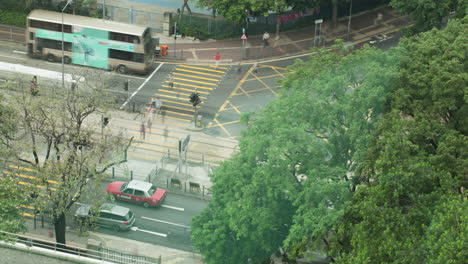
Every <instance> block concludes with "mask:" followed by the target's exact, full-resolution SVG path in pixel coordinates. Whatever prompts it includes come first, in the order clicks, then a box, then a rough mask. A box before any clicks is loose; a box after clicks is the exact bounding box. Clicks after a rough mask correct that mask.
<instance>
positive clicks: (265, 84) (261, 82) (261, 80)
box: [257, 79, 278, 97]
mask: <svg viewBox="0 0 468 264" xmlns="http://www.w3.org/2000/svg"><path fill="white" fill-rule="evenodd" d="M257 80H258V81H259V82H261V83H262V84H263V85H264V86H265V87H266V88H268V89H269V90H270V91H271V92H272V93H273V94H274V95H275V96H276V97H278V94H277V93H275V91H273V89H271V88H270V86H268V85H267V84H266V83H265V82H264V81H263V80H260V79H257Z"/></svg>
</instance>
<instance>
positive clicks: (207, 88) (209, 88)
mask: <svg viewBox="0 0 468 264" xmlns="http://www.w3.org/2000/svg"><path fill="white" fill-rule="evenodd" d="M174 84H177V85H182V86H188V87H195V88H200V89H205V90H214V88H211V87H204V86H198V85H194V84H188V83H180V82H174Z"/></svg>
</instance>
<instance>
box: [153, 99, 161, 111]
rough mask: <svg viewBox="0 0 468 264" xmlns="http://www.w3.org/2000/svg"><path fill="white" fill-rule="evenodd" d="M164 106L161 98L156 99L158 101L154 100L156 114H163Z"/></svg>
mask: <svg viewBox="0 0 468 264" xmlns="http://www.w3.org/2000/svg"><path fill="white" fill-rule="evenodd" d="M162 104H163V103H162V101H161V99H160V98H159V97H156V99H155V100H153V107H154V108H156V114H160V113H161V108H162Z"/></svg>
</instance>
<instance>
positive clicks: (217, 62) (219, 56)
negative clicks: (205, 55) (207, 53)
mask: <svg viewBox="0 0 468 264" xmlns="http://www.w3.org/2000/svg"><path fill="white" fill-rule="evenodd" d="M220 60H221V54H219V52H216V55H215V62H216V68H218V66H219V61H220Z"/></svg>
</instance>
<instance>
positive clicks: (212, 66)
mask: <svg viewBox="0 0 468 264" xmlns="http://www.w3.org/2000/svg"><path fill="white" fill-rule="evenodd" d="M210 67H211V68H216V66H214V65H210ZM218 69H224V70H227V69H229V68H226V67H220V66H218Z"/></svg>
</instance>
